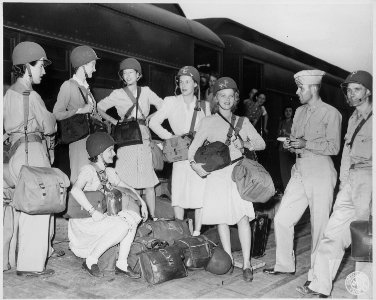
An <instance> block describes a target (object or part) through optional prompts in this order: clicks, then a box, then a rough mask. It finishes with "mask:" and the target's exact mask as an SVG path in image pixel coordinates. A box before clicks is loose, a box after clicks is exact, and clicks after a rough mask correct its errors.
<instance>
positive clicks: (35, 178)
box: [12, 165, 70, 215]
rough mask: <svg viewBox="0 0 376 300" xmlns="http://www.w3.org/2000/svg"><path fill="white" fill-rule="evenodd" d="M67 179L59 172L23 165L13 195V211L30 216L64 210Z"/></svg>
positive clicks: (54, 169)
mask: <svg viewBox="0 0 376 300" xmlns="http://www.w3.org/2000/svg"><path fill="white" fill-rule="evenodd" d="M69 184H70V182H69V178H68V177H67V175H65V174H64V173H63V172H62V171H61V170H59V169H57V168H48V167H31V166H27V165H23V166H22V167H21V170H20V174H19V177H18V182H17V184H16V189H15V191H14V195H13V202H12V205H13V207H14V208H15V209H17V210H20V211H22V212H24V213H27V214H30V215H43V214H53V213H60V212H62V211H63V210H65V206H66V205H65V204H66V200H65V198H66V195H67V188H68V186H69Z"/></svg>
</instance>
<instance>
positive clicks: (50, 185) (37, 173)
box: [12, 91, 70, 215]
mask: <svg viewBox="0 0 376 300" xmlns="http://www.w3.org/2000/svg"><path fill="white" fill-rule="evenodd" d="M29 95H30V91H25V92H23V101H24V131H25V165H23V166H22V167H21V170H20V173H19V177H18V182H17V184H16V189H15V191H14V195H13V201H12V205H13V207H14V208H15V209H17V210H20V211H22V212H24V213H27V214H31V215H33V214H36V215H43V214H51V213H59V212H62V211H63V210H65V205H66V203H65V202H66V200H65V198H66V195H67V187H68V186H69V185H70V182H69V178H68V176H67V175H65V174H64V173H63V172H62V171H61V170H59V169H56V168H48V167H32V166H29V165H28V136H27V120H28V116H29Z"/></svg>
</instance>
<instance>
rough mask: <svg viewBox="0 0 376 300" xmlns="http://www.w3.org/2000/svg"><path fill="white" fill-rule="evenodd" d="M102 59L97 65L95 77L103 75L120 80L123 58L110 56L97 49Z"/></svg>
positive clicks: (103, 76) (102, 76)
mask: <svg viewBox="0 0 376 300" xmlns="http://www.w3.org/2000/svg"><path fill="white" fill-rule="evenodd" d="M96 53H97V55H98V57H100V60H99V61H98V62H97V64H96V65H95V68H96V70H97V71H96V73H95V77H101V78H106V79H112V80H118V79H119V77H118V75H117V73H118V71H119V63H120V61H121V58H115V59H114V58H109V57H108V55H105V54H104V52H100V51H96Z"/></svg>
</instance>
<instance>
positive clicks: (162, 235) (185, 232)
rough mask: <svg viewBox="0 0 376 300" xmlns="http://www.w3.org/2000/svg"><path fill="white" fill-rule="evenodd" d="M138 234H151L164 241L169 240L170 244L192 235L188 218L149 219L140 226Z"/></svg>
mask: <svg viewBox="0 0 376 300" xmlns="http://www.w3.org/2000/svg"><path fill="white" fill-rule="evenodd" d="M137 235H138V236H150V237H153V238H156V239H160V240H162V241H167V242H168V244H169V245H172V244H174V242H175V240H177V239H181V238H184V237H189V236H191V232H190V230H189V225H188V219H186V220H178V219H175V220H170V221H165V220H157V221H147V222H145V223H143V224H142V225H140V226H139V228H138V230H137Z"/></svg>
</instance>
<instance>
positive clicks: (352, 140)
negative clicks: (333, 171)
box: [347, 111, 372, 149]
mask: <svg viewBox="0 0 376 300" xmlns="http://www.w3.org/2000/svg"><path fill="white" fill-rule="evenodd" d="M371 116H372V111H371V112H370V113H369V115H368V117H367V118H366V119H363V120H362V121H361V122H360V123H359V124H358V126H357V127H356V128H355V130H354V133H353V136H352V137H351V141H350V142H349V143H347V145H348V146H349V147H350V149H351V147H352V145H353V143H354V140H355V136H356V135H357V134H358V132H359V131H360V129H361V128H362V127H363V125H364V124H365V123H366V122H367V121H368V119H369V118H370V117H371Z"/></svg>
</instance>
